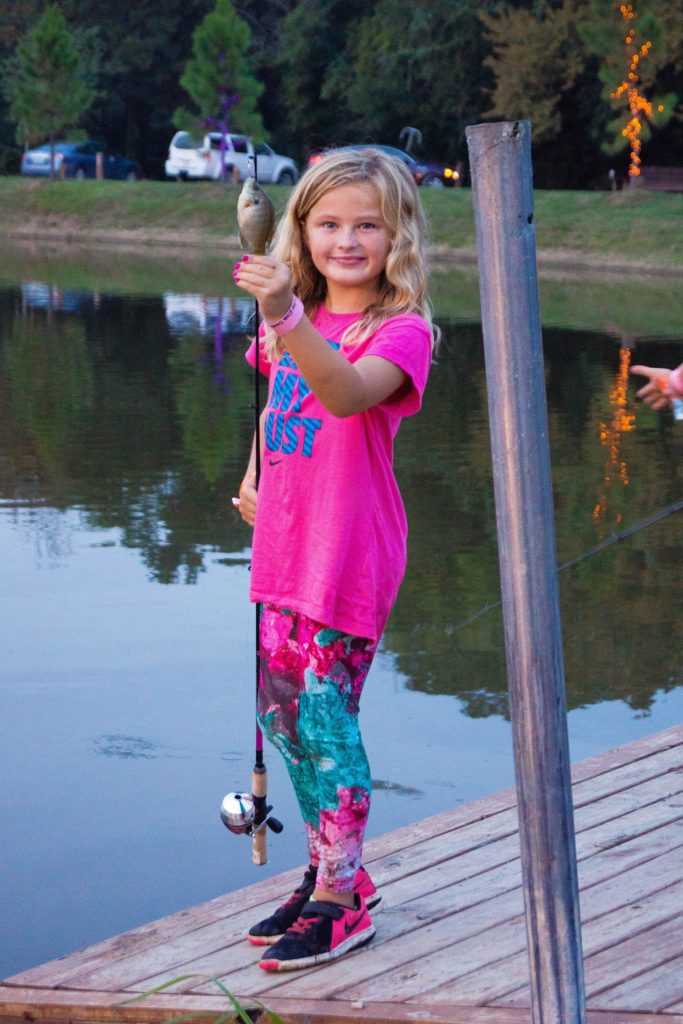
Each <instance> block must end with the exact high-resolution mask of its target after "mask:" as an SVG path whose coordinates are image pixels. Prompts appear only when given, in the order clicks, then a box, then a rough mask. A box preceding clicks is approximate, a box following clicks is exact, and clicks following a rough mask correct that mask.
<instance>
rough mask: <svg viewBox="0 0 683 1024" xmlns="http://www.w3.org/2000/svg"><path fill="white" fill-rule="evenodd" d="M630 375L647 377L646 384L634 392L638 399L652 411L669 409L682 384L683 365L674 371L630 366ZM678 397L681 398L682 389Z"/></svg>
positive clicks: (663, 368)
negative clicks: (650, 407)
mask: <svg viewBox="0 0 683 1024" xmlns="http://www.w3.org/2000/svg"><path fill="white" fill-rule="evenodd" d="M631 373H634V374H636V375H637V376H639V377H647V384H645V385H644V386H643V387H642V388H640V389H639V390H638V391H636V395H637V396H638V398H641V399H642V400H643V401H644V402H645V403H646V404H647V405H650V406H652V408H653V409H657V410H661V409H669V408H671V406H672V405H673V399H674V398H676V397H677V396H678V395H679V388H680V385H681V384H683V363H682V364H681V366H679V367H678V368H677V369H676V370H669V369H667V368H666V367H662V366H632V367H631ZM680 395H681V397H683V388H681V389H680Z"/></svg>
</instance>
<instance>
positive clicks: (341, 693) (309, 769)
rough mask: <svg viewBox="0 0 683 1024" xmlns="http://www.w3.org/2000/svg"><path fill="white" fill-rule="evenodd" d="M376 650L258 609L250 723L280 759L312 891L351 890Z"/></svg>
mask: <svg viewBox="0 0 683 1024" xmlns="http://www.w3.org/2000/svg"><path fill="white" fill-rule="evenodd" d="M376 650H377V643H376V642H375V641H373V640H365V639H363V638H361V637H356V636H349V635H347V634H345V633H341V632H340V631H339V630H337V629H329V628H327V627H326V626H323V625H321V623H319V622H314V621H313V620H312V619H309V618H308V617H307V616H306V615H300V614H299V613H297V612H290V611H287V610H286V609H284V608H277V607H276V606H274V605H269V604H264V605H263V606H262V609H261V684H260V688H259V695H258V708H257V709H258V718H259V723H260V725H261V728H262V730H263V732H264V734H265V735H266V736H267V737H268V739H269V740H270V741H271V742H272V743H274V744H275V746H276V747H277V748H278V750H280V752H281V753H282V754H283V756H284V758H285V762H286V764H287V769H288V771H289V775H290V778H291V780H292V783H293V784H294V790H295V792H296V796H297V800H298V801H299V807H300V809H301V813H302V815H303V819H304V825H305V827H306V833H307V836H308V851H309V858H310V862H311V864H314V865H315V866H316V867H317V868H318V885H319V886H320V887H321V888H324V889H329V890H330V891H331V892H348V891H349V890H351V889H353V876H354V874H355V872H356V869H357V868H358V866H359V864H360V856H361V849H362V845H363V836H364V833H365V826H366V823H367V818H368V812H369V810H370V793H371V789H372V783H371V778H370V767H369V765H368V759H367V755H366V753H365V747H364V746H363V741H362V739H361V735H360V729H359V727H358V704H359V701H360V695H361V693H362V690H363V684H364V682H365V679H366V676H367V674H368V671H369V669H370V665H371V664H372V659H373V657H374V654H375V651H376Z"/></svg>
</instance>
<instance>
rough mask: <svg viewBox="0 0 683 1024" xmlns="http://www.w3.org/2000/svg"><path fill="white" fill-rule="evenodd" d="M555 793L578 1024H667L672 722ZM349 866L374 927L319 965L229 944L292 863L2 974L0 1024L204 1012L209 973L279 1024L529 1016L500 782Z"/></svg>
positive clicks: (675, 1001) (681, 853)
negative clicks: (571, 894) (366, 878)
mask: <svg viewBox="0 0 683 1024" xmlns="http://www.w3.org/2000/svg"><path fill="white" fill-rule="evenodd" d="M456 770H457V764H456V761H455V756H454V763H453V771H456ZM573 792H574V807H575V816H576V837H577V854H578V861H579V880H580V888H581V911H582V921H583V952H584V968H585V978H586V994H587V1004H588V1021H589V1022H590V1024H683V726H678V727H675V728H672V729H668V730H666V731H665V732H661V733H657V734H656V735H653V736H649V737H647V738H645V739H642V740H638V741H636V742H634V743H629V744H627V745H625V746H623V747H619V748H617V749H615V750H611V751H608V752H606V753H604V754H601V755H599V756H597V757H593V758H590V759H589V760H586V761H583V762H581V763H579V764H577V765H575V767H574V770H573ZM365 864H366V866H367V867H368V868H369V870H370V872H371V874H372V876H373V878H374V879H375V881H376V883H377V885H378V888H379V889H380V891H381V893H382V897H383V899H382V904H381V909H380V908H378V910H377V912H376V913H375V914H374V920H375V923H376V925H377V935H376V937H375V939H374V940H373V942H372V943H371V944H370V946H368V947H366V949H363V950H357V951H356V952H354V953H352V954H350V955H349V956H348V957H345V958H343V959H342V960H340V961H338V962H336V963H335V962H333V963H330V964H328V965H326V966H322V967H317V968H311V969H309V970H307V971H297V972H293V973H283V974H269V973H266V972H265V971H262V970H260V969H259V968H258V967H257V965H256V963H257V960H258V957H259V952H260V951H259V950H257V949H256V948H254V947H253V946H250V945H249V943H247V942H245V941H244V934H245V932H246V929H247V927H248V926H249V925H250V924H251V923H253V922H254V921H255V920H258V919H259V918H260V917H262V916H264V915H265V914H266V913H267V912H268V911H269V909H270V908H272V906H273V904H277V903H278V902H279V901H281V900H282V898H283V897H285V896H286V895H288V894H289V892H290V891H291V889H292V888H293V886H294V885H296V884H297V883H298V882H299V881H300V878H301V871H302V869H298V870H296V871H290V872H287V873H286V874H282V875H279V876H277V877H276V878H272V879H268V880H266V881H263V882H258V883H256V884H255V885H251V886H249V887H248V888H246V889H242V890H240V891H238V892H234V893H230V894H228V895H226V896H222V897H219V898H218V899H215V900H212V901H211V902H209V903H206V904H203V905H202V906H198V907H193V908H191V909H189V910H186V911H182V912H181V913H178V914H174V915H172V916H171V917H167V918H164V919H162V920H160V921H156V922H154V923H152V924H148V925H145V926H143V927H142V928H138V929H136V930H134V931H131V932H129V933H127V934H125V935H119V936H117V937H115V938H113V939H109V940H108V941H106V942H101V943H98V944H97V945H94V946H91V947H89V948H87V949H83V950H81V951H79V952H76V953H72V954H70V955H68V956H65V957H62V958H61V959H59V960H55V961H53V962H51V963H48V964H43V965H41V966H39V967H35V968H33V969H31V970H28V971H25V972H23V973H22V974H18V975H16V976H14V977H12V978H8V979H7V980H6V981H5V982H4V983H2V984H0V1024H4V1022H3V1021H2V1018H4V1020H5V1021H12V1022H18V1021H54V1022H56V1021H93V1022H96V1021H104V1022H110V1021H127V1022H130V1024H147V1022H149V1024H155V1022H158V1021H163V1020H165V1019H167V1018H170V1017H174V1016H177V1015H178V1014H182V1013H199V1014H201V1015H202V1016H206V1017H210V1016H212V1015H216V1014H219V1013H221V1012H223V1011H224V1010H226V1009H227V1008H228V1005H227V1003H226V999H225V996H224V995H222V994H221V992H220V991H219V990H218V988H217V986H216V985H215V983H214V982H213V981H212V980H211V979H214V978H216V979H219V980H220V982H221V983H222V984H223V985H225V986H226V987H227V988H228V989H229V990H230V991H231V992H232V993H234V995H236V996H237V997H239V998H240V1000H241V1001H243V1002H244V1003H245V1005H247V1006H250V1007H251V1006H253V1007H254V1008H255V1012H254V1013H253V1014H252V1016H253V1017H257V1016H258V1015H259V1013H258V1006H257V1004H256V1003H255V1002H254V1000H258V1001H260V1002H261V1003H262V1004H263V1005H264V1006H265V1007H267V1008H268V1009H270V1010H273V1011H274V1012H276V1013H278V1014H280V1015H281V1016H282V1017H284V1018H285V1019H286V1021H288V1022H294V1024H317V1022H320V1024H345V1022H359V1021H370V1022H374V1024H383V1022H387V1024H389V1022H392V1024H409V1022H410V1024H416V1022H425V1024H441V1022H443V1024H528V1022H530V1021H531V1013H530V1008H529V989H528V984H527V982H528V967H527V957H526V948H525V947H526V933H525V926H524V913H523V895H522V887H521V876H520V864H519V851H518V836H517V814H516V801H515V792H514V790H506V791H505V792H502V793H498V794H495V795H493V796H490V797H486V798H485V799H482V800H478V801H476V802H474V803H471V804H468V805H465V806H462V807H459V808H457V809H456V810H453V811H449V812H446V813H443V814H439V815H437V816H435V817H432V818H429V819H426V820H424V821H421V822H419V823H417V824H415V825H411V826H408V827H405V828H401V829H398V830H397V831H395V832H391V833H389V834H388V835H385V836H382V837H381V838H379V839H374V840H372V841H370V842H369V843H368V844H367V848H366V859H365ZM180 975H192V977H190V978H186V979H185V980H184V981H181V982H179V983H177V984H176V985H174V986H173V988H171V989H166V990H164V991H163V992H161V993H159V994H157V995H154V996H148V997H147V998H145V999H144V1000H142V1001H138V1002H130V1001H129V1000H130V999H131V998H133V997H134V996H135V994H136V993H141V992H144V991H146V990H148V989H150V988H153V987H155V986H158V985H160V984H162V983H164V982H167V981H169V980H170V979H172V978H177V977H178V976H180ZM264 1019H265V1018H264Z"/></svg>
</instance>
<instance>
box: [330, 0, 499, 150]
mask: <svg viewBox="0 0 683 1024" xmlns="http://www.w3.org/2000/svg"><path fill="white" fill-rule="evenodd" d="M484 9H485V5H484ZM484 53H485V44H484V40H483V39H482V33H481V26H480V24H479V21H478V17H477V12H476V10H475V8H474V7H473V5H472V4H471V3H469V2H467V0H445V2H444V0H435V2H433V3H431V4H430V5H428V6H426V5H417V4H415V3H413V2H411V0H377V3H376V4H375V5H374V9H371V10H370V11H369V12H366V13H365V14H364V16H363V17H362V18H361V20H360V22H359V23H358V24H357V25H354V26H353V32H352V33H350V36H349V46H348V47H347V52H345V53H343V54H340V55H338V56H337V58H336V60H335V61H333V62H332V64H331V66H330V68H329V70H328V73H327V75H326V78H325V81H324V83H323V87H322V91H321V98H322V99H323V100H329V101H332V100H337V101H338V100H339V99H341V100H343V101H345V102H346V103H347V104H348V108H349V111H350V113H351V116H352V120H351V125H352V126H353V127H354V128H355V129H356V131H357V132H358V133H360V135H361V137H370V138H374V139H377V140H378V141H382V142H383V141H389V142H393V143H395V144H396V143H398V140H399V136H400V131H401V129H402V128H403V127H404V126H406V125H416V126H417V127H419V129H420V130H421V132H422V134H423V137H424V140H425V146H426V149H427V151H430V152H431V153H433V154H434V155H435V156H437V157H438V158H439V159H446V158H448V159H451V160H455V159H456V158H457V157H463V156H464V155H465V143H464V129H465V127H466V125H467V124H469V123H471V121H472V118H473V116H475V117H476V114H477V112H478V111H481V110H482V107H483V104H484V102H485V99H484V92H483V87H484V79H483V75H484V72H483V70H482V61H483V57H484ZM349 64H350V65H351V66H352V67H353V68H354V69H355V73H354V74H351V75H350V74H349V73H348V68H349Z"/></svg>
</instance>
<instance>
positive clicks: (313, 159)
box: [308, 142, 462, 188]
mask: <svg viewBox="0 0 683 1024" xmlns="http://www.w3.org/2000/svg"><path fill="white" fill-rule="evenodd" d="M337 149H341V150H345V149H381V150H382V152H384V153H389V154H390V156H395V157H396V158H397V159H398V160H401V161H402V162H403V163H404V164H405V165H406V167H407V168H408V170H409V171H410V173H411V174H412V176H413V177H414V178H415V181H416V182H417V184H418V185H424V186H425V188H443V187H444V186H445V187H446V188H453V186H454V185H461V184H462V182H461V180H460V179H461V175H460V171H458V170H457V169H456V168H454V167H447V166H446V165H445V164H431V163H422V162H421V161H419V160H416V159H415V158H414V157H412V156H411V155H410V153H406V152H404V150H402V149H397V148H396V146H375V145H374V144H373V143H371V142H365V143H358V144H357V145H354V146H333V147H331V148H330V149H323V150H320V151H318V152H316V153H311V155H310V156H309V158H308V166H309V167H310V166H311V164H317V163H319V162H320V161H321V160H322V159H323V158H324V157H325V156H326V154H327V153H331V152H333V150H337Z"/></svg>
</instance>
